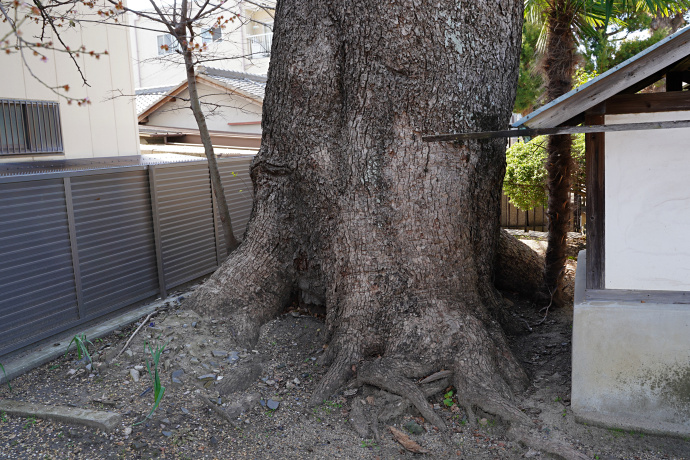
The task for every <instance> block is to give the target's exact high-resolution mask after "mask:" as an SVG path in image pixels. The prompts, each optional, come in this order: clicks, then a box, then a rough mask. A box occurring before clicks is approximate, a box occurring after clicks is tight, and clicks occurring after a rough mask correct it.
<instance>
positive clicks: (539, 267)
mask: <svg viewBox="0 0 690 460" xmlns="http://www.w3.org/2000/svg"><path fill="white" fill-rule="evenodd" d="M543 267H544V258H543V257H542V256H540V255H539V254H538V253H537V252H536V251H534V250H533V249H532V248H530V247H529V246H527V245H526V244H525V243H523V242H522V241H520V240H518V239H517V238H515V237H514V236H513V235H511V234H510V233H508V232H506V231H505V230H501V235H500V237H499V239H498V249H497V251H496V261H495V265H494V276H495V279H494V284H495V285H496V287H497V288H498V289H501V290H502V291H509V292H517V293H519V294H520V295H522V296H525V297H528V298H530V297H534V295H535V294H536V293H538V292H539V291H540V290H541V287H542V283H543V282H544V277H543Z"/></svg>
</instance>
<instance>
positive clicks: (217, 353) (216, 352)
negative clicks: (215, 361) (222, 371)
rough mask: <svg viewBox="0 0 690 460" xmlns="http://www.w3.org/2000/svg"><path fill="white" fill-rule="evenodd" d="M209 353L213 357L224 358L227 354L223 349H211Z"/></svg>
mask: <svg viewBox="0 0 690 460" xmlns="http://www.w3.org/2000/svg"><path fill="white" fill-rule="evenodd" d="M211 354H212V355H213V357H214V358H225V357H226V356H228V352H227V351H223V350H213V351H212V352H211Z"/></svg>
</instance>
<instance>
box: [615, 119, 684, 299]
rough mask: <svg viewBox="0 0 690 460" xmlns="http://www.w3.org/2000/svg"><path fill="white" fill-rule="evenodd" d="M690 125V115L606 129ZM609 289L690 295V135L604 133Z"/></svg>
mask: <svg viewBox="0 0 690 460" xmlns="http://www.w3.org/2000/svg"><path fill="white" fill-rule="evenodd" d="M671 120H690V111H686V112H665V113H652V114H626V115H607V116H606V124H619V123H641V122H647V121H671ZM605 168H606V178H605V189H606V196H605V199H606V220H605V234H606V237H605V240H606V241H605V245H606V247H605V252H606V254H605V258H606V260H605V263H606V273H605V279H606V288H607V289H640V290H670V291H690V263H688V260H690V242H689V240H688V231H690V128H679V129H665V130H647V131H627V132H619V133H606V165H605Z"/></svg>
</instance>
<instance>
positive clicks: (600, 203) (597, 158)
mask: <svg viewBox="0 0 690 460" xmlns="http://www.w3.org/2000/svg"><path fill="white" fill-rule="evenodd" d="M585 122H586V123H587V124H600V123H601V124H603V123H604V114H603V113H589V114H585ZM605 146H606V139H605V134H604V133H602V132H592V133H587V134H586V135H585V164H586V170H587V204H586V213H587V269H586V288H587V289H604V288H605V268H606V263H605V262H606V261H605V255H606V251H605V246H604V243H605V230H606V229H605V219H604V217H605V211H606V201H605V195H604V190H605V188H604V185H605V182H604V180H605V172H606V171H605V169H604V166H605V157H604V152H605Z"/></svg>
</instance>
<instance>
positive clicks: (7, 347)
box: [0, 155, 252, 355]
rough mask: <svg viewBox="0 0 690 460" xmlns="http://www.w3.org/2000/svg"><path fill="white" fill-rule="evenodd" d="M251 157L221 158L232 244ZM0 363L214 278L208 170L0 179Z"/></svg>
mask: <svg viewBox="0 0 690 460" xmlns="http://www.w3.org/2000/svg"><path fill="white" fill-rule="evenodd" d="M251 159H252V156H250V155H246V156H238V157H234V158H227V159H220V160H219V166H220V170H221V176H222V180H223V185H224V188H225V192H226V196H227V199H228V204H229V206H230V213H231V217H232V220H233V230H234V232H235V236H236V237H237V238H238V239H241V237H242V234H243V233H244V229H245V227H246V224H247V221H248V219H249V214H250V212H251V206H252V186H251V181H250V179H249V163H250V161H251ZM0 216H2V218H1V219H0V292H1V293H2V296H0V355H3V354H6V353H9V352H11V351H14V350H17V349H19V348H21V347H23V346H26V345H29V344H31V343H34V342H37V341H39V340H42V339H43V338H46V337H49V336H51V335H53V334H56V333H59V332H62V331H64V330H67V329H69V328H72V327H75V326H78V325H80V324H83V323H85V322H88V321H91V320H94V319H97V318H99V317H102V316H104V315H107V314H110V313H112V312H114V311H116V310H120V309H123V308H126V307H127V306H130V305H133V304H135V303H137V302H140V301H142V300H146V299H149V298H155V297H157V296H161V297H165V296H166V294H167V292H168V291H169V290H170V289H173V288H175V287H176V286H179V285H181V284H184V283H186V282H188V281H191V280H194V279H196V278H199V277H201V276H203V275H206V274H209V273H211V272H213V271H214V270H215V269H216V268H217V267H218V266H219V265H220V263H221V262H222V261H223V260H224V258H225V257H226V248H225V243H224V238H223V233H222V232H223V230H222V228H221V227H220V225H219V222H220V219H219V218H218V216H217V213H216V209H215V206H214V203H213V200H212V190H211V182H210V179H209V173H208V167H207V164H206V162H205V161H193V162H185V163H169V164H158V165H137V166H127V167H111V168H105V169H97V170H89V171H59V172H51V173H41V174H29V175H14V176H4V177H0Z"/></svg>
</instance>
